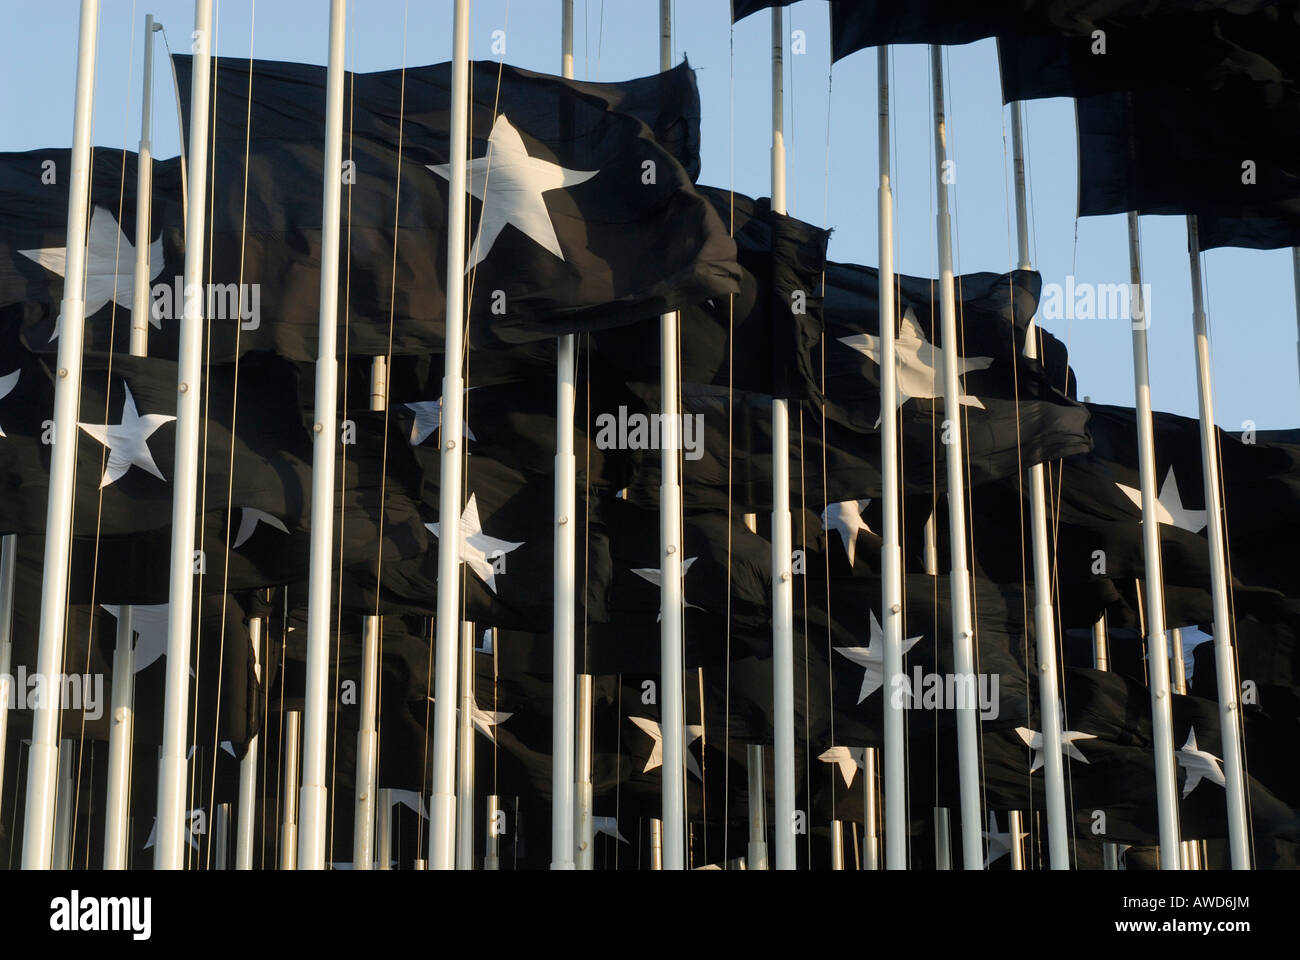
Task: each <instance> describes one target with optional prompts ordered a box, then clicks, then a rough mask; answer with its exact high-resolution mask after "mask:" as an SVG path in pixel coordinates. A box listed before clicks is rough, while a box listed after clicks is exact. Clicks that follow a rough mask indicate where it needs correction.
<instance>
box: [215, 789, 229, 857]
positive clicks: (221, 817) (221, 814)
mask: <svg viewBox="0 0 1300 960" xmlns="http://www.w3.org/2000/svg"><path fill="white" fill-rule="evenodd" d="M212 842H213V844H214V845H215V846H216V848H217V852H216V856H215V857H214V858H213V860H214V861H215V862H214V863H213V868H214V869H216V870H229V869H230V859H229V858H230V804H228V803H219V804H217V809H216V816H215V817H214V818H213V830H212Z"/></svg>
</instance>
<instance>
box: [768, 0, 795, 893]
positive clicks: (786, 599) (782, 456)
mask: <svg viewBox="0 0 1300 960" xmlns="http://www.w3.org/2000/svg"><path fill="white" fill-rule="evenodd" d="M783 20H784V12H783V11H782V9H781V8H780V7H773V8H772V212H773V213H780V214H784V213H785V212H786V207H785V122H784V119H783V115H784V109H783V108H784V99H785V90H784V84H783V82H782V81H783V77H782V75H781V64H782V52H783V47H784V45H785V43H784V41H785V29H784V27H783V25H782V24H783ZM791 539H792V536H791V528H790V408H789V405H788V402H787V401H786V400H785V399H783V398H778V397H773V398H772V724H773V733H772V771H773V774H774V776H773V787H772V790H773V796H772V809H773V813H774V816H775V817H776V829H775V830H774V831H773V836H774V838H775V847H776V849H775V851H774V856H773V860H774V861H775V866H776V869H777V870H793V869H795V844H794V837H795V834H794V829H795V822H794V815H795V806H794V804H795V799H794V579H793V578H792V576H791V574H790V558H791Z"/></svg>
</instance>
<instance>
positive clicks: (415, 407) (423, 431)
mask: <svg viewBox="0 0 1300 960" xmlns="http://www.w3.org/2000/svg"><path fill="white" fill-rule="evenodd" d="M473 389H474V388H473V387H468V388H466V391H465V392H466V393H468V392H469V391H470V390H473ZM404 406H405V407H406V409H408V410H410V411H411V412H412V413H414V414H415V419H414V420H412V421H411V446H413V447H418V446H419V445H420V444H422V443H424V441H425V440H428V439H429V437H430V436H432V435H433V434H434V433H436V432H437V431H438V428H439V427H441V426H442V401H441V400H416V401H415V402H414V403H407V404H404ZM463 427H464V431H463V432H464V435H465V438H466V439H467V440H477V439H478V437H476V436H474V431H473V430H471V429H470V428H469V424H468V423H464V424H463Z"/></svg>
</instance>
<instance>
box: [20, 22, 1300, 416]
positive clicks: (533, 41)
mask: <svg viewBox="0 0 1300 960" xmlns="http://www.w3.org/2000/svg"><path fill="white" fill-rule="evenodd" d="M215 6H216V14H215V18H214V20H215V22H214V34H215V51H216V53H217V54H218V55H220V56H222V57H248V56H249V55H250V53H251V55H253V56H256V57H259V58H264V59H271V60H295V61H303V62H312V63H323V62H324V60H325V56H326V48H327V36H328V8H329V4H328V2H327V0H315V2H306V0H261V2H255V0H216V4H215ZM350 6H351V11H350V12H351V17H350V21H349V48H348V61H349V64H348V65H349V67H351V68H353V69H357V70H378V69H388V68H393V67H397V66H400V65H401V64H402V63H403V62H405V63H406V64H408V65H418V64H425V63H433V62H438V61H441V60H446V59H449V58H450V56H451V37H450V34H449V26H450V23H451V8H452V4H451V0H413V2H409V3H408V2H405V0H364V2H363V0H354V2H353V3H352V4H351V5H350ZM658 6H659V4H658V0H577V2H576V3H575V41H574V48H575V67H574V69H575V73H576V75H577V76H578V77H579V78H586V79H592V80H621V79H626V78H629V77H634V76H640V75H643V74H647V73H653V72H655V71H656V70H657V69H658V65H659V61H658ZM78 8H79V4H78V3H77V2H76V0H45V2H42V3H39V4H21V5H18V4H14V5H10V6H9V7H8V8H7V9H6V11H5V16H6V29H5V30H4V32H3V34H2V35H0V62H3V63H4V65H5V66H4V70H5V76H4V86H5V89H6V90H7V91H9V93H8V95H6V96H5V97H3V98H0V150H28V149H34V148H39V147H55V146H66V145H68V144H70V143H71V139H72V96H73V86H74V80H75V62H76V39H77V17H78ZM559 10H560V2H559V0H513V2H509V0H476V2H474V4H473V10H472V25H471V31H472V33H471V41H470V44H471V45H470V50H471V56H473V57H475V58H479V59H494V55H493V52H492V40H493V32H494V31H496V30H504V31H505V39H506V57H505V58H506V60H507V61H508V62H510V63H513V64H516V65H518V66H522V67H527V68H529V69H534V70H541V71H547V72H553V73H558V72H559V58H560V27H559ZM146 13H153V14H154V15H155V17H156V18H157V19H158V20H160V21H161V22H162V23H163V24H164V26H165V27H166V33H167V37H168V40H169V42H170V44H171V47H172V49H173V50H177V51H179V50H185V49H188V46H189V41H188V37H189V33H190V31H191V30H192V28H193V20H194V9H193V4H192V3H190V2H183V0H149V2H147V3H146V2H143V0H136V2H132V0H103V3H102V9H101V14H100V32H99V62H98V70H97V77H96V103H95V136H94V141H95V143H96V144H97V145H100V146H108V147H120V146H122V145H127V146H129V147H131V148H132V149H134V148H135V146H136V144H137V141H138V139H139V122H140V120H139V104H140V84H141V79H140V75H141V46H142V36H143V26H142V25H143V19H144V15H145V14H146ZM827 21H828V17H827V7H826V4H825V3H823V2H821V0H803V2H800V3H797V4H795V5H794V6H793V7H791V8H789V10H788V11H787V19H786V31H787V35H788V34H789V33H790V32H791V31H794V30H802V31H804V34H805V37H806V50H807V52H806V53H804V54H802V55H793V54H792V55H788V56H787V58H786V64H787V69H786V110H785V122H786V138H787V151H788V161H789V170H788V176H789V187H788V201H789V207H790V212H791V213H792V214H793V215H795V216H798V217H800V218H802V219H804V220H808V221H811V222H813V223H817V224H823V225H826V226H829V227H832V228H833V229H834V231H835V232H834V235H833V238H832V241H831V256H832V258H834V259H836V260H844V261H853V262H858V263H865V264H873V265H874V264H875V263H876V262H877V259H878V258H877V248H876V178H877V164H876V114H875V104H876V82H875V77H876V61H875V54H874V52H872V51H862V52H860V53H857V54H854V55H853V56H852V57H850V58H848V59H846V60H844V61H842V62H841V63H839V64H837V65H836V67H835V69H834V72H833V83H831V82H830V81H831V80H832V72H831V70H830V58H829V37H828V32H829V31H828V22H827ZM770 35H771V26H770V20H769V17H768V15H767V14H766V13H764V14H759V15H756V16H754V17H751V18H749V19H748V20H746V21H744V22H742V23H740V24H739V25H737V26H736V27H735V30H734V32H733V31H732V30H731V27H730V17H729V4H728V2H727V0H688V2H678V3H676V4H675V23H674V52H675V55H676V56H677V57H681V56H682V55H686V56H688V57H689V58H690V61H691V63H692V65H693V66H694V67H696V69H697V71H698V73H697V76H698V79H699V85H700V95H701V99H702V101H703V114H704V123H703V158H704V164H703V173H702V174H701V177H700V182H701V183H707V184H711V185H715V186H720V187H728V186H733V187H734V188H735V189H736V190H738V191H741V192H743V193H747V194H750V195H752V196H766V195H767V194H768V193H769V190H770V179H769V154H768V150H769V143H770V117H771V106H770V104H771V101H770V94H769V89H770V88H769V76H770V66H769V45H770ZM157 55H158V56H159V57H160V58H161V57H162V56H165V49H164V48H162V47H161V45H159V47H158V50H157ZM945 61H946V64H947V71H948V94H949V101H948V116H949V122H950V144H951V156H952V158H953V159H954V160H955V161H956V163H957V170H956V184H955V186H954V188H953V190H954V194H953V197H954V207H953V209H954V214H955V219H954V227H955V235H956V251H955V263H956V267H957V270H958V271H959V272H971V271H977V270H994V271H999V272H1001V271H1005V270H1008V269H1010V268H1011V267H1012V266H1013V265H1014V259H1015V239H1014V219H1013V215H1012V210H1011V203H1012V201H1011V194H1010V179H1009V178H1010V166H1011V163H1010V132H1009V119H1008V117H1009V115H1008V113H1007V112H1006V111H1005V110H1004V109H1003V108H1002V105H1001V96H1000V91H999V86H998V77H997V53H996V49H995V46H994V44H993V42H992V41H982V42H979V43H974V44H968V45H966V46H962V47H952V48H949V49H948V50H946V52H945ZM156 62H158V63H159V64H161V63H162V62H163V61H162V60H161V59H159V60H158V61H156ZM893 76H894V81H893V98H894V130H895V132H894V155H895V161H894V185H895V205H896V222H897V234H898V236H897V254H896V261H895V262H896V266H897V268H898V269H899V270H900V271H902V272H906V273H911V274H919V275H926V274H929V275H933V274H934V272H935V271H936V263H937V260H936V253H935V248H934V177H933V174H932V168H933V146H932V135H933V120H932V113H931V104H930V86H929V55H928V51H927V49H926V48H925V47H921V46H907V47H897V48H895V49H894V51H893ZM155 80H156V87H155V99H154V103H155V121H154V153H155V156H157V157H167V156H173V155H175V154H176V153H177V152H178V149H179V137H178V133H177V123H176V120H175V110H174V95H173V93H172V88H171V80H170V75H169V73H168V72H166V71H162V70H159V71H156V72H155ZM185 95H187V96H188V91H185ZM1026 120H1027V127H1026V130H1027V135H1028V162H1029V178H1030V189H1031V197H1030V200H1031V208H1032V209H1031V217H1032V228H1033V245H1032V250H1033V258H1034V266H1035V268H1036V269H1038V270H1039V271H1040V272H1041V273H1042V274H1043V278H1044V281H1045V282H1048V283H1058V284H1064V283H1065V280H1066V277H1067V275H1071V274H1072V275H1073V276H1074V277H1075V278H1076V281H1078V282H1091V283H1098V284H1100V283H1123V282H1127V281H1128V278H1129V274H1128V250H1127V240H1126V229H1125V220H1124V217H1122V216H1113V217H1099V218H1088V219H1084V220H1076V219H1075V216H1074V213H1075V197H1076V191H1077V187H1076V171H1075V164H1076V158H1075V129H1074V108H1073V104H1072V102H1071V101H1069V100H1046V101H1038V102H1035V103H1032V104H1029V105H1028V106H1027V110H1026ZM1142 240H1143V267H1144V271H1145V276H1144V279H1145V280H1146V282H1148V283H1149V284H1151V289H1152V311H1151V316H1152V327H1151V330H1150V346H1151V369H1152V374H1151V376H1152V396H1153V402H1154V404H1155V407H1156V409H1158V410H1169V411H1172V412H1175V413H1180V414H1184V415H1187V416H1195V415H1196V410H1197V404H1196V380H1195V367H1194V359H1193V352H1192V336H1191V294H1190V280H1189V274H1188V261H1187V253H1186V250H1187V247H1186V229H1185V225H1184V222H1183V220H1182V219H1181V218H1177V217H1146V218H1144V219H1143V221H1142ZM1206 277H1207V283H1208V299H1207V301H1206V305H1207V310H1208V312H1209V317H1210V325H1211V335H1212V338H1213V359H1214V373H1215V393H1216V397H1215V400H1216V413H1217V419H1218V421H1219V423H1220V424H1221V425H1222V426H1224V427H1225V428H1227V429H1230V430H1239V429H1241V425H1242V422H1243V421H1245V420H1252V421H1254V422H1255V423H1256V425H1257V426H1259V427H1260V428H1261V429H1268V428H1282V427H1294V426H1297V425H1298V424H1300V372H1298V368H1297V345H1296V340H1297V334H1296V302H1295V294H1294V289H1293V284H1292V271H1291V260H1290V252H1289V251H1286V250H1278V251H1268V252H1260V251H1244V250H1243V251H1236V250H1220V251H1213V252H1211V253H1210V254H1209V255H1208V257H1207V261H1206ZM1044 326H1045V327H1047V329H1049V330H1051V331H1052V332H1053V333H1055V334H1056V335H1057V336H1058V337H1060V338H1061V339H1062V340H1064V341H1065V342H1066V343H1067V344H1068V345H1069V347H1070V352H1071V362H1072V363H1073V365H1074V368H1075V370H1076V372H1077V374H1078V377H1079V383H1080V392H1081V393H1082V394H1086V395H1088V396H1090V397H1091V398H1092V399H1093V400H1096V401H1099V402H1106V403H1117V404H1125V405H1130V406H1131V405H1132V403H1133V374H1132V351H1131V345H1130V344H1131V340H1130V336H1129V330H1128V326H1127V324H1126V323H1125V322H1123V321H1121V320H1106V321H1079V320H1076V321H1073V322H1071V321H1068V320H1057V321H1050V322H1044Z"/></svg>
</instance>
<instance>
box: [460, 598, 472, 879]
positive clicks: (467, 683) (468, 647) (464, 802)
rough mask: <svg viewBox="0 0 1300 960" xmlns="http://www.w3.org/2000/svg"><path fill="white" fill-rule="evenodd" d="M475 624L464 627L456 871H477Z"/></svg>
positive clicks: (462, 631) (461, 630) (461, 653)
mask: <svg viewBox="0 0 1300 960" xmlns="http://www.w3.org/2000/svg"><path fill="white" fill-rule="evenodd" d="M475 706H476V704H475V701H474V624H472V623H470V622H469V621H465V622H463V623H461V625H460V710H459V717H460V729H459V730H458V731H457V733H458V737H457V741H458V742H457V745H456V749H457V753H459V754H460V762H459V764H458V765H457V768H456V869H457V870H473V869H474V707H475Z"/></svg>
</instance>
